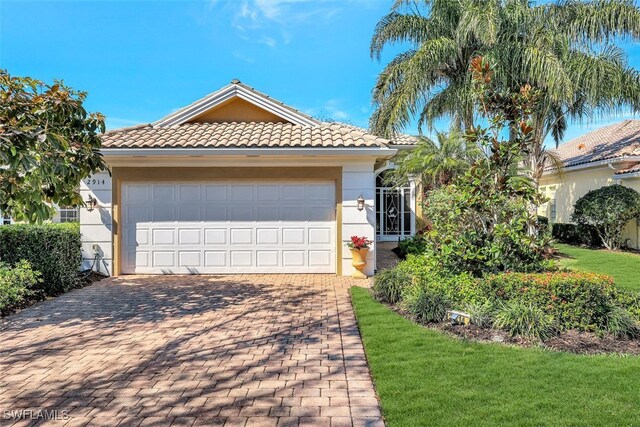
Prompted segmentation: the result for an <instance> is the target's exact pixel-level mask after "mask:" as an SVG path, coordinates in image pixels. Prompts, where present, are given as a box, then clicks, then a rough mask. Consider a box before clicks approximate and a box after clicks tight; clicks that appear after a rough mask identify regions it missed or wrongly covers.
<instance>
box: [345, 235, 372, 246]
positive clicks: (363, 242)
mask: <svg viewBox="0 0 640 427" xmlns="http://www.w3.org/2000/svg"><path fill="white" fill-rule="evenodd" d="M370 244H371V240H368V239H367V238H366V237H364V236H351V241H350V242H349V243H347V246H348V247H349V248H351V249H365V248H368V247H369V245H370Z"/></svg>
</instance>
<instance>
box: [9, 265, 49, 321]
mask: <svg viewBox="0 0 640 427" xmlns="http://www.w3.org/2000/svg"><path fill="white" fill-rule="evenodd" d="M40 276H41V274H40V273H39V272H38V271H33V270H32V269H31V264H29V262H28V261H25V260H22V261H19V262H18V263H16V265H15V266H14V267H10V266H9V265H7V264H5V263H2V262H0V314H6V313H8V312H9V311H10V310H12V309H13V308H16V307H18V306H20V305H21V304H22V303H23V302H24V301H25V299H27V298H28V297H29V296H31V295H32V291H31V288H33V287H34V286H35V285H36V284H38V283H39V282H41V279H40Z"/></svg>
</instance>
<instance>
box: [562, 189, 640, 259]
mask: <svg viewBox="0 0 640 427" xmlns="http://www.w3.org/2000/svg"><path fill="white" fill-rule="evenodd" d="M638 217H640V194H639V193H638V192H637V191H635V190H634V189H632V188H629V187H624V186H622V185H617V184H616V185H610V186H607V187H602V188H598V189H597V190H592V191H589V192H588V193H587V194H585V195H584V196H582V197H581V198H580V199H578V201H577V202H576V204H575V205H574V211H573V215H572V216H571V220H572V221H573V222H575V223H577V224H588V225H591V226H594V227H595V228H596V230H597V231H598V234H599V235H600V237H601V238H602V243H603V244H604V245H605V247H606V248H607V249H619V248H620V245H621V243H622V241H621V240H622V231H623V229H624V227H625V226H626V225H627V223H628V222H629V221H631V220H632V219H635V218H638Z"/></svg>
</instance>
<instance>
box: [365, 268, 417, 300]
mask: <svg viewBox="0 0 640 427" xmlns="http://www.w3.org/2000/svg"><path fill="white" fill-rule="evenodd" d="M410 283H411V275H409V274H408V273H407V272H406V271H404V270H403V269H400V268H391V269H389V270H384V271H381V272H380V273H378V274H376V276H375V277H374V279H373V295H374V297H375V298H376V299H377V300H378V301H382V302H386V303H389V304H397V303H398V302H399V301H400V299H401V298H402V290H403V289H404V288H405V287H406V286H407V285H409V284H410Z"/></svg>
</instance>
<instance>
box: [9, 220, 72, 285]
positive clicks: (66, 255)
mask: <svg viewBox="0 0 640 427" xmlns="http://www.w3.org/2000/svg"><path fill="white" fill-rule="evenodd" d="M23 259H24V260H27V261H29V262H30V264H31V266H32V267H33V269H35V270H37V271H39V272H40V273H42V283H39V284H37V285H35V286H34V287H33V291H34V292H35V294H36V296H39V297H42V296H53V295H59V294H61V293H63V292H66V291H68V290H70V289H72V288H74V287H76V286H77V284H78V269H79V268H80V264H81V263H82V252H81V239H80V226H79V225H78V224H77V223H65V224H42V225H29V224H11V225H3V226H0V260H2V261H3V262H6V263H8V264H10V265H16V264H18V263H19V262H20V261H21V260H23Z"/></svg>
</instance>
